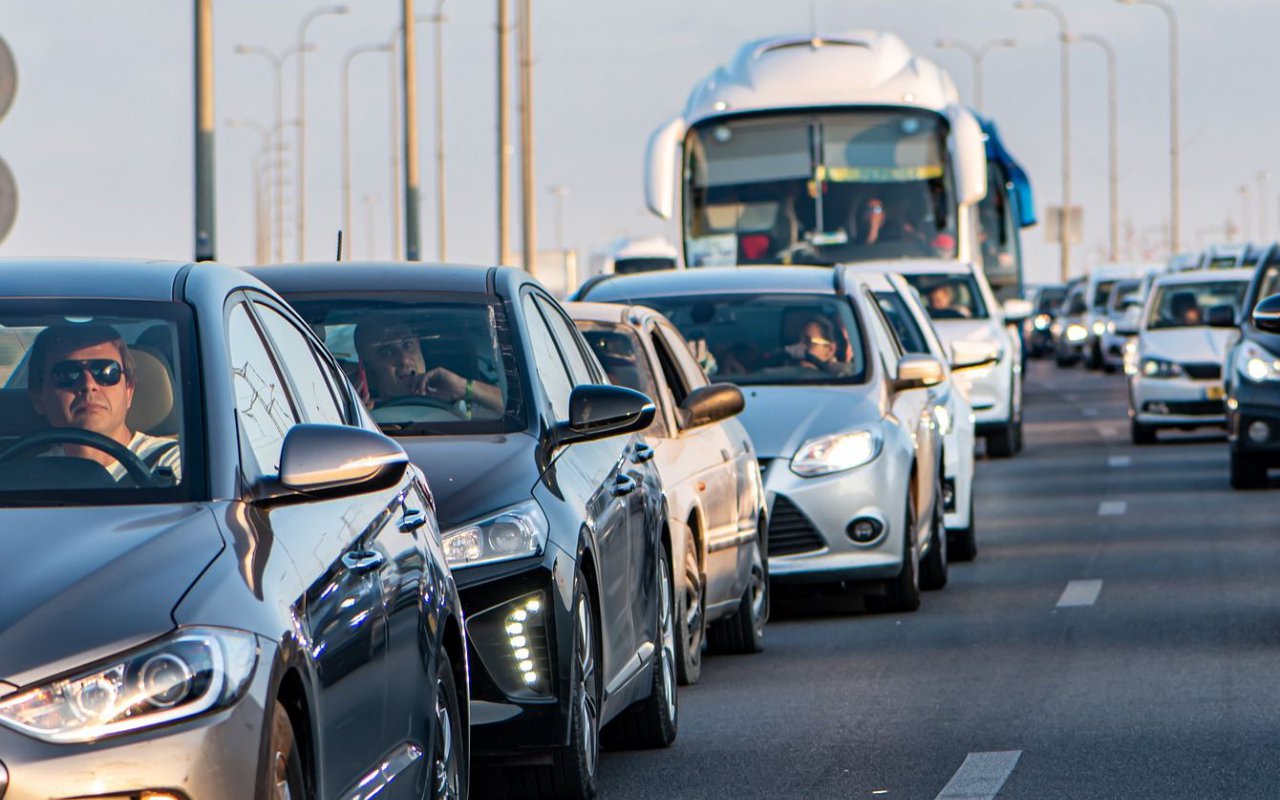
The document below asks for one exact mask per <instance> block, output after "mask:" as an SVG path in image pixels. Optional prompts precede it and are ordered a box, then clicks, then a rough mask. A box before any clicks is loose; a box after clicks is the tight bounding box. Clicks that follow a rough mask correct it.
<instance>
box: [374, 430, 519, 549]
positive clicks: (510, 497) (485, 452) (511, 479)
mask: <svg viewBox="0 0 1280 800" xmlns="http://www.w3.org/2000/svg"><path fill="white" fill-rule="evenodd" d="M396 441H398V442H399V443H400V444H401V445H402V446H403V447H404V449H405V452H406V453H408V454H409V459H410V460H411V461H413V463H414V464H416V465H417V466H418V468H419V469H421V470H422V471H423V472H424V473H426V475H427V483H428V484H429V485H430V486H431V494H432V495H433V496H434V497H435V500H436V519H437V520H438V521H439V523H440V529H441V530H448V529H450V528H453V527H455V526H457V525H459V524H461V523H463V522H467V521H469V520H473V519H475V518H476V517H480V516H483V515H485V514H488V513H489V512H491V511H497V510H498V509H502V508H506V507H507V506H511V505H515V504H516V503H519V502H522V501H524V500H528V499H529V497H530V496H531V493H532V491H533V486H534V484H535V483H537V482H538V476H539V475H541V474H542V473H541V470H540V469H539V468H538V462H537V455H538V440H537V439H535V438H534V437H533V436H530V435H529V434H527V433H512V434H495V435H489V436H415V437H404V438H398V439H396Z"/></svg>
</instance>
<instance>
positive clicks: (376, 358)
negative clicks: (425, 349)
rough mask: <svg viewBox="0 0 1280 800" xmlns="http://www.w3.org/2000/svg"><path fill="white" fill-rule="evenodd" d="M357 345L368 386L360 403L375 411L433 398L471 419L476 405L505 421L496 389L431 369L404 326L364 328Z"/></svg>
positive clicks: (374, 324)
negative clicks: (395, 402) (403, 400)
mask: <svg viewBox="0 0 1280 800" xmlns="http://www.w3.org/2000/svg"><path fill="white" fill-rule="evenodd" d="M355 342H356V353H357V354H358V355H359V356H360V365H361V366H362V367H363V368H364V374H365V379H366V380H367V382H368V392H367V394H365V395H364V396H362V398H361V399H363V400H364V401H365V405H366V406H367V407H368V408H369V409H371V410H372V409H374V408H377V407H378V406H379V405H381V404H383V403H387V402H390V401H392V400H395V399H398V398H401V397H429V398H432V399H434V400H439V401H441V402H443V403H445V404H458V405H459V406H460V410H461V411H462V412H463V413H465V414H466V417H467V418H468V419H470V418H471V415H472V411H473V409H474V406H476V405H479V406H480V407H481V408H484V409H487V410H489V411H491V412H493V413H495V414H497V415H499V416H501V415H502V412H503V400H502V391H501V390H500V389H499V388H498V387H497V386H494V385H492V384H489V383H485V382H483V381H477V380H472V379H471V378H463V377H462V376H461V375H459V374H458V373H456V372H453V371H452V370H448V369H445V368H444V367H433V368H432V369H427V366H426V361H425V359H424V358H423V357H422V345H421V343H420V342H419V341H418V337H417V335H416V334H414V332H413V331H412V330H411V329H410V328H409V326H408V325H406V324H404V323H402V322H385V323H380V322H365V323H361V324H360V325H358V326H356V332H355Z"/></svg>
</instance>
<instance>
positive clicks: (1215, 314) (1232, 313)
mask: <svg viewBox="0 0 1280 800" xmlns="http://www.w3.org/2000/svg"><path fill="white" fill-rule="evenodd" d="M1204 321H1205V322H1206V323H1207V324H1208V325H1209V327H1210V328H1234V327H1236V310H1235V309H1234V308H1232V307H1231V306H1229V305H1220V306H1210V307H1209V310H1208V311H1206V312H1205V315H1204Z"/></svg>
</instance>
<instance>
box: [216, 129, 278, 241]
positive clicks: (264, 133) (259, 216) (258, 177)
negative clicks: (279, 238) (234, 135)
mask: <svg viewBox="0 0 1280 800" xmlns="http://www.w3.org/2000/svg"><path fill="white" fill-rule="evenodd" d="M227 127H228V128H245V129H247V130H250V131H253V132H254V133H256V134H258V136H259V137H260V138H261V139H262V146H261V147H259V148H258V152H257V154H256V155H255V156H254V157H253V261H254V263H255V264H262V263H265V262H266V260H267V253H268V251H269V250H270V247H269V245H268V243H267V237H268V236H270V227H269V226H268V225H267V223H266V221H265V219H264V215H265V214H266V204H265V203H263V201H262V159H263V158H264V157H267V156H270V155H272V152H271V132H270V131H268V130H267V129H266V127H265V126H263V125H261V124H259V123H257V122H254V121H253V120H251V119H229V120H227Z"/></svg>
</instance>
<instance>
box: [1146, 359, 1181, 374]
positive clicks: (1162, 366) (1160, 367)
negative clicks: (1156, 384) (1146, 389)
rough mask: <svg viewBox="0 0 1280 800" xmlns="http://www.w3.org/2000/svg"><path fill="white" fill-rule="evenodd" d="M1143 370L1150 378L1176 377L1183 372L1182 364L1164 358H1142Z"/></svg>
mask: <svg viewBox="0 0 1280 800" xmlns="http://www.w3.org/2000/svg"><path fill="white" fill-rule="evenodd" d="M1141 370H1142V374H1143V375H1145V376H1146V377H1148V378H1176V377H1178V376H1179V375H1181V374H1182V367H1181V366H1179V365H1178V364H1175V363H1174V362H1172V361H1165V360H1164V359H1163V358H1144V359H1142V365H1141Z"/></svg>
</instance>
